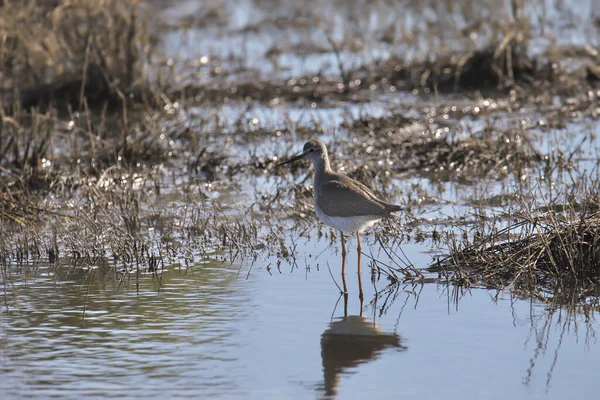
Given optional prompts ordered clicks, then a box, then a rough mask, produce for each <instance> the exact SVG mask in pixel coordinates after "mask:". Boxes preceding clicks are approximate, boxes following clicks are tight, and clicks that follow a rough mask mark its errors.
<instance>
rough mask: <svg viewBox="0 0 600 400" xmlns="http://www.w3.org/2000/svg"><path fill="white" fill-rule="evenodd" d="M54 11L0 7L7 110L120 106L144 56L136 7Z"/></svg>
mask: <svg viewBox="0 0 600 400" xmlns="http://www.w3.org/2000/svg"><path fill="white" fill-rule="evenodd" d="M57 3H58V4H54V3H53V2H36V1H18V2H13V1H9V0H8V1H4V2H3V4H2V6H0V37H2V38H3V40H2V42H1V43H0V65H2V72H1V73H0V74H1V78H2V79H1V81H2V87H0V89H1V90H2V91H3V92H4V93H5V96H6V94H9V95H10V96H11V97H9V98H12V101H9V102H7V103H8V104H10V103H15V104H14V105H12V107H8V109H9V110H11V111H12V110H14V108H15V107H19V106H20V107H23V108H25V109H28V108H29V107H32V106H43V107H48V106H49V105H55V106H60V107H64V106H65V105H70V106H71V107H73V108H75V109H78V108H83V106H99V107H101V106H102V105H103V104H104V103H106V102H109V101H113V102H117V101H119V100H121V101H124V99H125V96H127V95H129V94H130V93H132V92H134V89H135V88H136V86H138V85H140V84H141V83H143V79H144V68H145V63H146V62H147V57H148V56H149V54H148V51H149V49H150V48H151V46H150V43H151V38H150V34H149V31H148V29H147V25H146V23H145V21H144V20H143V17H142V16H141V15H140V14H139V12H138V8H137V3H138V2H137V1H135V0H128V1H117V0H103V1H90V0H73V1H68V2H67V1H62V2H57ZM15 100H20V101H15ZM84 103H87V104H84ZM8 104H7V105H8ZM119 104H120V103H119ZM7 105H5V107H4V108H7Z"/></svg>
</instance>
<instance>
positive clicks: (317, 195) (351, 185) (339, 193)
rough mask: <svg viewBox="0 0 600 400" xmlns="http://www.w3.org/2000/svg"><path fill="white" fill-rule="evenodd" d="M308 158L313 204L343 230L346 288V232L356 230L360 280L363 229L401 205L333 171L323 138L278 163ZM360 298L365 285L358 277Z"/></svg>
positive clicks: (319, 213)
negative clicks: (312, 169)
mask: <svg viewBox="0 0 600 400" xmlns="http://www.w3.org/2000/svg"><path fill="white" fill-rule="evenodd" d="M301 159H307V160H309V161H310V162H311V163H312V165H313V168H314V184H313V187H314V193H313V197H314V207H315V212H316V214H317V216H318V217H319V219H320V220H321V221H323V222H324V223H325V224H327V225H329V226H330V227H332V228H334V229H337V230H339V231H340V233H341V239H342V280H343V283H344V292H347V289H346V280H345V273H346V271H345V269H346V247H345V238H344V233H348V234H351V233H356V239H357V240H358V246H357V250H358V275H359V279H360V255H361V251H362V246H361V244H360V232H362V231H363V230H365V229H367V228H368V227H370V226H372V225H373V224H375V223H376V222H377V221H379V220H381V219H383V218H387V217H390V216H391V214H392V213H393V212H395V211H401V210H402V207H401V206H398V205H395V204H390V203H386V202H385V201H383V200H379V199H378V198H377V197H375V195H374V194H373V192H371V190H370V189H369V188H368V187H366V186H365V185H363V184H362V183H360V182H358V181H357V180H354V179H352V178H349V177H347V176H346V175H342V174H340V173H337V172H334V171H332V170H331V166H330V164H329V156H328V155H327V147H325V144H324V143H323V142H322V141H320V140H310V141H308V142H306V143H305V144H304V149H303V151H302V153H301V154H299V155H297V156H296V157H294V158H292V159H290V160H288V161H285V162H283V163H281V164H278V166H281V165H285V164H288V163H291V162H294V161H296V160H301ZM359 287H360V298H361V299H362V297H363V294H362V285H361V283H360V280H359Z"/></svg>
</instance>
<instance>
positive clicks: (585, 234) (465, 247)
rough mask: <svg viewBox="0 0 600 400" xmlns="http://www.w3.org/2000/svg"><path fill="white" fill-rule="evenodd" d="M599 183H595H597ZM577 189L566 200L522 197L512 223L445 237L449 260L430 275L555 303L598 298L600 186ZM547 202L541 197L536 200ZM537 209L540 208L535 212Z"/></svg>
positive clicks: (599, 279) (599, 291) (582, 301)
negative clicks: (599, 187) (473, 233)
mask: <svg viewBox="0 0 600 400" xmlns="http://www.w3.org/2000/svg"><path fill="white" fill-rule="evenodd" d="M596 184H597V182H596ZM596 184H593V185H592V186H588V187H585V188H584V187H578V188H577V189H574V191H573V193H571V194H570V195H569V196H566V197H567V198H568V200H567V201H564V198H563V201H561V200H559V199H557V200H553V201H552V202H550V201H547V202H546V203H545V204H543V205H542V206H540V207H537V206H536V203H537V201H538V200H533V203H532V200H531V199H530V198H529V200H526V198H524V197H522V196H521V197H520V199H521V201H520V207H519V209H518V210H517V211H516V212H514V213H511V214H510V216H509V218H510V222H509V223H508V225H507V226H506V227H505V228H502V229H498V228H497V226H496V224H495V221H494V223H493V224H492V225H490V226H488V228H489V231H488V233H482V232H483V231H484V230H485V228H483V229H481V230H480V231H479V234H477V235H475V236H474V237H473V238H472V241H470V240H469V239H468V238H463V239H457V238H456V237H455V236H453V235H451V236H447V237H446V238H445V243H446V245H447V246H448V247H449V248H450V255H448V256H447V257H445V258H444V259H442V260H439V261H438V263H437V264H436V265H434V266H432V267H431V270H432V271H435V272H438V273H440V275H441V276H442V277H443V278H445V279H447V280H449V281H452V282H455V283H457V284H459V285H464V286H484V287H490V288H497V289H505V288H510V289H512V290H514V291H516V292H517V293H521V294H522V295H524V296H527V297H535V298H538V299H540V300H544V301H552V302H556V303H568V304H580V303H585V302H586V299H587V298H588V297H590V296H598V295H600V213H599V204H598V199H599V197H598V192H597V186H595V185H596ZM539 198H541V199H545V197H544V196H543V195H541V196H537V199H539ZM534 207H536V208H534Z"/></svg>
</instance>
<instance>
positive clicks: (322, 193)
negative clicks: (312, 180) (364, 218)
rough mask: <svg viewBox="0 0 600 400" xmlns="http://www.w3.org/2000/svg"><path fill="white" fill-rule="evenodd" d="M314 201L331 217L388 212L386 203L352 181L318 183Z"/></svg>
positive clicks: (382, 215) (383, 215)
mask: <svg viewBox="0 0 600 400" xmlns="http://www.w3.org/2000/svg"><path fill="white" fill-rule="evenodd" d="M316 192H317V193H318V195H317V196H316V198H315V203H316V205H317V207H319V208H320V209H321V210H322V211H323V212H324V213H325V214H327V215H329V216H332V217H354V216H359V215H379V216H381V217H382V218H383V217H386V216H387V215H388V214H389V211H388V205H387V204H386V203H384V202H383V201H381V200H378V199H377V198H375V196H374V195H373V194H372V193H371V191H368V192H367V193H365V192H364V191H363V189H362V187H360V186H359V185H356V184H354V183H353V182H344V181H327V182H323V183H321V184H320V185H319V190H317V191H316Z"/></svg>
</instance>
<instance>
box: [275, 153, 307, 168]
mask: <svg viewBox="0 0 600 400" xmlns="http://www.w3.org/2000/svg"><path fill="white" fill-rule="evenodd" d="M306 153H308V152H307V151H305V152H304V153H302V154H298V155H297V156H296V157H294V158H291V159H289V160H287V161H284V162H282V163H280V164H277V166H278V167H281V166H282V165H285V164H289V163H291V162H294V161H297V160H301V159H303V158H304V156H305V155H306Z"/></svg>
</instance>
